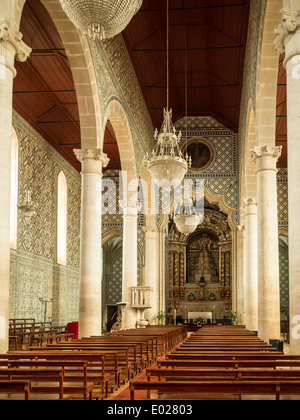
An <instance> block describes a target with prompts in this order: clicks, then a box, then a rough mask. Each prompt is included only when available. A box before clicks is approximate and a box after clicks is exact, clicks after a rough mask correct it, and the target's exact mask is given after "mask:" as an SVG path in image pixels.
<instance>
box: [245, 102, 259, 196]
mask: <svg viewBox="0 0 300 420" xmlns="http://www.w3.org/2000/svg"><path fill="white" fill-rule="evenodd" d="M256 145H257V139H256V129H255V114H254V108H253V103H252V100H251V99H250V100H249V104H248V109H247V127H246V138H245V156H244V177H245V179H244V182H245V187H244V191H245V197H242V198H254V199H255V200H256V194H257V182H256V163H255V162H254V161H253V160H252V159H251V151H252V150H253V149H254V147H255V146H256Z"/></svg>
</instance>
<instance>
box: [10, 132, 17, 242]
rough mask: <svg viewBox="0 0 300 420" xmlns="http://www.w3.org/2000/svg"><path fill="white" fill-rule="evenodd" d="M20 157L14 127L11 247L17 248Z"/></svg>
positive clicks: (12, 139) (11, 177)
mask: <svg viewBox="0 0 300 420" xmlns="http://www.w3.org/2000/svg"><path fill="white" fill-rule="evenodd" d="M18 159H19V145H18V138H17V134H16V132H15V130H14V129H12V136H11V176H10V248H11V249H15V250H16V249H17V232H18V167H19V165H18Z"/></svg>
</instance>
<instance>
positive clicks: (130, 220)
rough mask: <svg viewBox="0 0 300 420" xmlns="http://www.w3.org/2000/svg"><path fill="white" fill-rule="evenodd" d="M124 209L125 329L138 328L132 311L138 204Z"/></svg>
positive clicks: (124, 205)
mask: <svg viewBox="0 0 300 420" xmlns="http://www.w3.org/2000/svg"><path fill="white" fill-rule="evenodd" d="M122 207H123V264H122V301H123V302H126V303H127V306H126V311H125V329H129V328H136V322H137V311H136V310H135V309H132V306H131V304H132V295H131V287H136V286H137V258H138V254H137V223H138V211H139V209H138V206H137V203H130V201H129V202H128V203H122Z"/></svg>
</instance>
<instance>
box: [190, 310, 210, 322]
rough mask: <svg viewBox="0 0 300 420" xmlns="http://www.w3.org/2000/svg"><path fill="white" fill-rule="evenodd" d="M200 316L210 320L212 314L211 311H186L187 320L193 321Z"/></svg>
mask: <svg viewBox="0 0 300 420" xmlns="http://www.w3.org/2000/svg"><path fill="white" fill-rule="evenodd" d="M198 318H202V319H205V320H206V321H207V320H210V322H212V319H213V314H212V312H189V313H188V321H189V322H190V321H194V320H195V319H198Z"/></svg>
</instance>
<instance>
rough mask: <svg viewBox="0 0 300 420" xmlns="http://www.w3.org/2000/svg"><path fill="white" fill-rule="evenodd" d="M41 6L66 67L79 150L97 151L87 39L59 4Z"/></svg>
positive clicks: (49, 1) (96, 107)
mask: <svg viewBox="0 0 300 420" xmlns="http://www.w3.org/2000/svg"><path fill="white" fill-rule="evenodd" d="M41 2H42V3H43V5H44V6H45V7H46V9H47V11H48V13H49V14H50V16H51V18H52V20H53V22H54V24H55V25H56V28H57V30H58V33H59V35H60V37H61V40H62V42H63V44H64V47H65V50H66V54H67V57H68V60H69V63H70V68H71V71H72V75H73V80H74V85H75V89H76V95H77V102H78V110H79V119H80V131H81V148H82V149H97V148H100V147H101V143H100V142H101V138H102V126H101V107H100V98H99V91H98V86H97V78H96V74H95V69H94V65H93V60H92V57H91V52H90V48H89V44H88V40H87V37H86V36H85V35H84V34H83V33H81V32H80V31H79V30H78V29H77V28H76V27H75V26H74V25H73V23H72V22H71V21H70V20H69V18H68V17H67V15H66V14H65V12H64V11H63V9H62V7H61V5H60V3H59V0H41Z"/></svg>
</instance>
